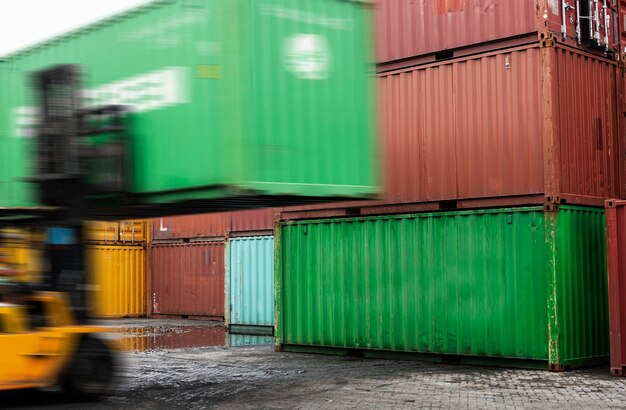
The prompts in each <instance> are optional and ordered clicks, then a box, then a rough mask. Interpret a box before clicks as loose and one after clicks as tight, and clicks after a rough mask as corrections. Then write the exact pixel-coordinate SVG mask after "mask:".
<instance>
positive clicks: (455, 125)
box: [276, 0, 626, 370]
mask: <svg viewBox="0 0 626 410" xmlns="http://www.w3.org/2000/svg"><path fill="white" fill-rule="evenodd" d="M570 3H571V2H569V3H568V2H565V1H560V0H558V1H543V0H538V1H524V2H510V1H502V0H461V1H434V0H432V1H425V2H409V1H400V0H397V1H396V0H390V1H384V2H379V3H378V6H377V7H378V9H377V20H378V45H379V48H378V51H377V60H378V61H377V63H378V64H377V71H378V73H377V81H378V93H379V113H380V118H381V120H380V121H381V124H380V127H381V134H382V140H381V146H382V152H383V158H382V159H383V176H384V189H385V192H384V194H383V195H382V198H381V199H380V200H379V201H373V202H344V203H338V204H334V205H331V206H328V205H321V206H308V207H297V208H287V209H283V210H282V212H281V215H280V224H279V227H278V229H277V234H278V237H277V238H276V240H277V243H278V245H277V251H278V254H277V258H276V264H277V266H276V281H277V282H276V298H277V302H276V310H277V312H276V319H277V328H276V343H277V348H279V349H284V350H291V351H301V350H305V351H311V350H315V351H325V352H331V353H340V354H350V353H351V352H354V351H355V350H357V351H358V352H359V354H364V355H372V356H377V355H389V354H398V353H411V354H415V353H420V354H423V355H430V356H429V357H431V358H433V359H436V360H448V359H450V360H453V361H455V362H458V361H461V362H467V363H473V362H480V363H484V362H485V361H487V362H489V363H501V362H507V363H509V362H511V364H513V365H528V364H530V365H533V366H537V367H549V368H550V369H553V370H562V369H565V368H569V367H577V366H582V365H589V364H593V363H597V362H602V361H606V360H607V359H608V355H609V344H608V335H609V330H608V303H607V276H606V244H605V219H604V208H603V205H604V201H605V200H606V199H607V198H613V197H615V198H623V197H624V195H625V188H624V183H625V180H624V164H623V158H624V154H625V147H626V144H625V138H624V127H623V112H624V97H623V90H624V84H623V77H622V75H623V66H624V64H623V63H624V58H623V54H622V53H621V52H620V50H622V49H623V45H624V44H626V43H625V42H624V38H625V37H624V36H625V35H626V31H623V30H622V25H621V24H619V23H620V22H623V21H624V16H625V15H626V2H621V1H620V2H606V4H605V5H604V4H602V3H601V2H594V1H587V0H581V1H580V2H577V5H579V6H580V8H579V9H578V10H577V9H576V7H577V6H572V5H571V4H570ZM597 7H599V9H596V8H597ZM589 16H591V18H589Z"/></svg>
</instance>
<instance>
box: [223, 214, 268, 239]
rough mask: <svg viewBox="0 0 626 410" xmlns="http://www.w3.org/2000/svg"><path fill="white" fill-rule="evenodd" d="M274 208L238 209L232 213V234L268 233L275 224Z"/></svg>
mask: <svg viewBox="0 0 626 410" xmlns="http://www.w3.org/2000/svg"><path fill="white" fill-rule="evenodd" d="M274 212H275V211H274V209H273V208H269V209H255V210H251V211H237V212H232V213H231V215H230V232H231V234H242V235H253V234H256V233H267V232H268V231H271V230H272V229H273V226H274Z"/></svg>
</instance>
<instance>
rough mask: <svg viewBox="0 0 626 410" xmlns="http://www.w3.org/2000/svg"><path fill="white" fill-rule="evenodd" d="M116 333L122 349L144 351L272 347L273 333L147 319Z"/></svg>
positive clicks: (114, 333) (120, 329)
mask: <svg viewBox="0 0 626 410" xmlns="http://www.w3.org/2000/svg"><path fill="white" fill-rule="evenodd" d="M112 336H113V337H114V339H116V343H117V344H118V347H119V348H120V349H121V350H124V351H129V352H143V351H150V350H160V349H168V350H169V349H189V348H198V347H215V346H224V347H233V348H236V347H247V346H269V345H272V344H273V343H274V337H272V336H257V335H243V334H229V333H227V332H226V331H225V329H224V327H223V326H221V325H220V326H207V325H202V324H199V325H188V324H184V325H180V324H175V325H171V324H168V325H158V326H153V325H151V324H150V323H149V321H147V323H146V324H145V325H141V324H136V325H134V326H129V327H117V328H114V329H113V333H112Z"/></svg>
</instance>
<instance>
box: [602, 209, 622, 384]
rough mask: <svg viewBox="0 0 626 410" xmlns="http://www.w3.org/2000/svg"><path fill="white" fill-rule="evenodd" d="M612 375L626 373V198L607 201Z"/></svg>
mask: <svg viewBox="0 0 626 410" xmlns="http://www.w3.org/2000/svg"><path fill="white" fill-rule="evenodd" d="M606 246H607V250H606V251H607V262H608V271H609V317H610V327H611V375H612V376H624V375H626V374H625V372H624V369H626V201H618V200H609V201H607V202H606Z"/></svg>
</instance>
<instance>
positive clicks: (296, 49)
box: [283, 34, 331, 80]
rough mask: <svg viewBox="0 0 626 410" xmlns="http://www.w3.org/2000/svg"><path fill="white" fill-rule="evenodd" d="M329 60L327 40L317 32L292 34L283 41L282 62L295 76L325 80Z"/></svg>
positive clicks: (328, 69) (304, 78)
mask: <svg viewBox="0 0 626 410" xmlns="http://www.w3.org/2000/svg"><path fill="white" fill-rule="evenodd" d="M330 60H331V59H330V49H329V47H328V41H326V38H325V37H322V36H320V35H319V34H294V35H293V36H291V37H289V38H287V39H285V41H284V43H283V64H284V65H285V68H286V69H287V71H290V72H291V73H293V75H295V76H296V77H297V78H300V79H303V80H325V79H326V78H328V74H329V71H330V64H331V61H330Z"/></svg>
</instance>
